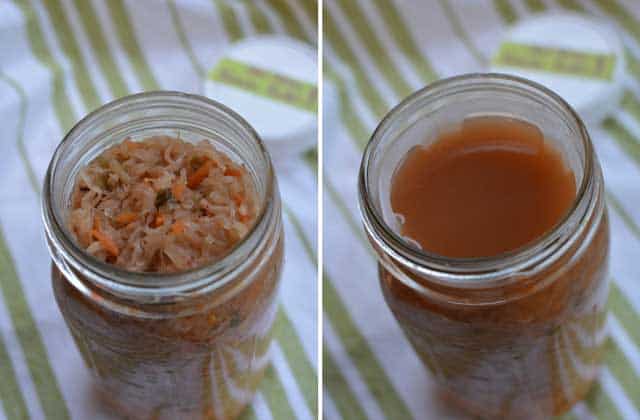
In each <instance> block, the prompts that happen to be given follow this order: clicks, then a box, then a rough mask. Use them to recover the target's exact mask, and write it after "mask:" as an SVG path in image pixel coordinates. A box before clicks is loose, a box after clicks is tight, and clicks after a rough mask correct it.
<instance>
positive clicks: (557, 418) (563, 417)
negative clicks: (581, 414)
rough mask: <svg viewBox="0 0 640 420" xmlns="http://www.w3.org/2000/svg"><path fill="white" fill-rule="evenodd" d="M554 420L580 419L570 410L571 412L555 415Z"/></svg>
mask: <svg viewBox="0 0 640 420" xmlns="http://www.w3.org/2000/svg"><path fill="white" fill-rule="evenodd" d="M553 420H578V419H577V417H576V416H575V415H574V414H573V413H571V412H570V411H569V412H566V413H564V414H563V415H561V416H555V417H554V418H553Z"/></svg>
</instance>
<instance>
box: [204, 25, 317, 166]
mask: <svg viewBox="0 0 640 420" xmlns="http://www.w3.org/2000/svg"><path fill="white" fill-rule="evenodd" d="M317 74H318V73H317V66H316V50H315V48H313V47H312V46H311V45H308V44H306V43H303V42H300V41H298V40H295V39H293V38H288V37H283V36H258V37H252V38H247V39H245V40H243V41H240V42H238V43H235V44H232V45H231V46H230V47H229V49H228V50H227V51H226V52H225V54H224V55H223V56H222V57H220V59H219V60H218V62H217V63H216V64H215V65H214V67H213V68H212V69H211V71H210V72H209V74H208V77H207V80H206V82H205V94H206V95H207V96H208V97H210V98H211V99H214V100H216V101H218V102H221V103H223V104H224V105H226V106H228V107H229V108H231V109H233V110H234V111H236V112H237V113H238V114H240V115H241V116H242V117H243V118H245V119H246V120H247V121H248V122H249V124H251V126H253V128H255V130H256V131H257V132H258V134H259V135H260V137H261V138H262V140H263V141H264V143H265V145H266V147H267V149H268V150H269V153H270V154H271V156H272V157H273V158H274V159H280V158H283V157H287V156H292V155H295V154H299V153H302V152H304V151H305V150H307V149H309V148H311V147H313V146H314V145H315V144H316V137H317V129H318V128H317V117H316V115H317V98H318V88H317Z"/></svg>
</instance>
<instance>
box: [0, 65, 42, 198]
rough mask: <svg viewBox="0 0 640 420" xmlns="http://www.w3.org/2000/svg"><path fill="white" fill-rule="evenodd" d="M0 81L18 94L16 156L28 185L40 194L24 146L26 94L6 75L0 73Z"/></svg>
mask: <svg viewBox="0 0 640 420" xmlns="http://www.w3.org/2000/svg"><path fill="white" fill-rule="evenodd" d="M0 79H2V80H4V81H5V82H6V83H7V84H9V85H10V86H11V87H12V88H13V89H14V90H15V91H16V93H17V94H18V98H19V99H20V115H19V116H18V136H17V140H16V144H17V146H18V154H19V155H20V159H22V164H23V165H24V167H25V170H26V171H27V177H28V178H29V183H30V184H31V188H32V189H33V191H35V192H36V194H38V195H39V194H40V183H39V182H38V177H37V176H36V174H35V172H34V170H33V166H32V165H31V162H30V161H29V157H28V156H27V149H26V147H25V145H24V124H25V121H26V117H27V94H26V93H25V91H24V89H22V86H20V85H19V84H18V82H16V81H15V80H13V79H12V78H10V77H9V76H8V75H6V74H4V73H2V72H0Z"/></svg>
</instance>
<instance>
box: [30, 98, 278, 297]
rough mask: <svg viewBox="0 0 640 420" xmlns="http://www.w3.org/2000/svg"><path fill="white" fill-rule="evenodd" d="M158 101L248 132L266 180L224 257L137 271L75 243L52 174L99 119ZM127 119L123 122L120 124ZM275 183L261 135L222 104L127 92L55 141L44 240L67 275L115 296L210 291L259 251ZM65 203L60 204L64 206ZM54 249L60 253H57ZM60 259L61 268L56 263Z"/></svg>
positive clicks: (45, 199) (47, 186) (147, 107)
mask: <svg viewBox="0 0 640 420" xmlns="http://www.w3.org/2000/svg"><path fill="white" fill-rule="evenodd" d="M160 106H166V107H179V108H182V109H184V110H186V111H190V112H196V113H198V114H202V115H204V116H205V117H206V116H209V117H212V116H215V117H216V118H218V119H220V118H224V120H225V121H226V122H227V123H229V124H230V126H232V127H233V128H234V129H235V130H238V131H239V132H242V134H243V135H245V136H247V138H249V139H250V142H251V143H252V144H253V146H254V150H255V151H257V153H258V155H259V156H258V159H259V160H260V161H261V163H262V165H263V168H264V170H263V171H262V172H261V173H260V174H259V176H260V177H262V178H263V180H264V185H265V190H264V192H263V194H262V197H263V199H262V200H261V206H260V211H259V212H258V214H257V216H256V220H255V222H254V224H253V225H252V226H251V228H250V229H249V231H248V232H247V233H246V235H245V236H244V237H243V238H241V239H240V240H239V241H238V243H236V244H235V245H234V247H233V248H232V249H231V250H229V251H228V253H226V254H225V255H224V256H223V257H222V258H220V259H217V260H215V261H213V262H212V263H210V264H205V265H202V266H199V267H195V268H193V269H189V270H184V271H179V272H172V273H157V272H136V271H130V270H126V269H123V268H120V267H117V266H115V265H113V264H109V263H106V262H103V261H100V260H99V259H97V258H95V257H93V256H91V255H90V254H88V253H87V252H86V251H85V250H84V249H82V248H81V247H80V246H79V245H78V243H77V241H76V240H75V239H74V238H73V237H72V234H71V232H70V231H69V229H68V228H67V223H66V220H65V218H64V216H63V214H62V208H61V206H58V205H56V202H55V199H54V197H55V194H56V193H58V192H57V191H56V189H57V188H62V187H61V186H58V185H56V181H57V179H56V175H57V171H58V170H60V161H61V158H62V156H63V155H64V154H65V153H67V152H68V151H69V149H70V147H72V146H73V145H74V143H75V142H79V141H80V139H81V138H82V134H83V133H84V132H86V131H87V130H88V129H89V128H90V127H93V126H95V125H96V124H97V123H98V122H99V121H104V120H108V119H109V118H113V117H114V116H116V115H122V113H123V112H132V111H145V110H150V109H153V108H156V107H160ZM144 119H145V117H142V118H140V119H139V121H142V120H144ZM127 123H128V122H123V123H121V124H120V126H124V125H126V124H127ZM111 131H112V130H111ZM107 136H108V134H107ZM275 182H276V181H275V176H274V173H273V167H272V164H271V159H270V156H269V154H268V152H267V150H266V147H265V146H264V144H263V142H262V140H261V139H260V137H259V135H258V134H257V133H256V131H255V130H254V129H253V128H252V127H251V125H249V123H248V122H247V121H246V120H245V119H244V118H242V117H241V116H240V115H239V114H237V113H236V112H235V111H233V110H231V109H230V108H228V107H226V106H225V105H223V104H221V103H219V102H216V101H214V100H211V99H209V98H206V97H203V96H199V95H194V94H187V93H183V92H177V91H153V92H144V93H139V94H134V95H129V96H125V97H122V98H120V99H117V100H114V101H112V102H109V103H107V104H105V105H103V106H102V107H100V108H98V109H96V110H94V111H92V112H91V113H89V114H88V115H87V116H85V117H84V118H83V119H81V120H80V121H79V122H78V123H77V124H76V125H75V126H74V127H73V128H72V129H71V130H70V131H69V132H68V133H67V134H66V135H65V137H64V138H63V140H62V141H61V142H60V144H59V145H58V146H57V148H56V150H55V152H54V154H53V157H52V159H51V162H50V164H49V167H48V169H47V172H46V175H45V179H44V188H43V198H42V218H43V222H44V227H45V233H46V236H47V240H48V241H47V245H48V246H49V248H50V251H51V255H52V257H53V258H54V260H55V261H56V263H57V264H58V266H59V267H58V268H61V271H63V272H64V274H65V275H72V276H75V273H74V272H73V271H71V270H69V268H73V269H75V271H76V272H78V273H80V274H81V275H83V276H86V277H88V278H89V279H91V280H93V281H94V282H95V283H97V284H98V285H99V286H101V287H103V288H107V289H108V290H111V291H113V292H115V293H116V294H119V295H124V296H145V295H148V294H154V295H155V294H162V295H174V296H178V295H181V294H186V293H191V292H193V291H196V290H202V289H203V288H206V289H207V291H210V290H213V289H215V288H218V287H222V286H223V285H224V284H226V283H227V282H228V280H230V278H229V276H228V274H230V273H231V272H233V271H235V270H238V269H241V268H242V267H243V265H244V264H246V263H247V261H248V260H249V259H250V258H248V256H249V255H251V254H252V253H253V252H258V250H257V247H259V244H260V241H259V240H258V239H259V238H260V237H262V235H264V234H265V232H267V231H269V230H270V226H269V224H270V221H271V219H272V217H271V216H272V215H273V214H274V213H275V212H276V211H277V208H276V207H277V206H278V205H279V201H277V197H275V196H276V195H277V194H276V193H275V192H276V187H275ZM66 204H67V203H63V205H66ZM57 254H62V255H60V256H58V255H57ZM58 257H62V258H58ZM60 264H62V265H63V266H64V267H60ZM69 265H70V266H69ZM64 268H66V270H65V269H64Z"/></svg>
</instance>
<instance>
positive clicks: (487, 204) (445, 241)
mask: <svg viewBox="0 0 640 420" xmlns="http://www.w3.org/2000/svg"><path fill="white" fill-rule="evenodd" d="M575 196H576V183H575V178H574V175H573V173H572V172H571V170H570V169H569V168H568V166H567V165H566V164H565V162H564V160H563V158H562V156H561V155H560V153H559V152H558V151H557V150H556V149H555V148H554V147H553V146H551V145H550V144H549V143H548V142H545V140H544V137H543V134H542V132H541V131H540V130H539V129H538V128H537V127H535V126H533V125H531V124H528V123H526V122H523V121H520V120H514V119H508V118H501V117H481V118H472V119H468V120H466V121H465V122H464V123H463V124H462V125H461V126H460V127H459V128H457V129H456V130H453V131H449V132H446V133H443V134H442V135H441V136H440V137H439V138H438V139H437V140H436V141H435V142H434V143H432V144H430V145H428V146H418V147H415V148H414V149H412V150H410V151H409V152H408V153H407V155H406V157H405V159H404V160H403V162H402V163H401V164H400V165H399V166H398V168H397V169H396V173H395V175H394V177H393V181H392V186H391V206H392V208H393V211H394V212H395V213H396V214H398V215H400V216H401V217H400V218H401V220H402V226H401V233H402V234H403V235H404V236H405V237H408V238H410V239H412V240H414V241H416V242H418V243H419V244H420V246H421V247H422V249H423V250H425V251H427V252H431V253H435V254H439V255H443V256H446V257H450V258H477V257H488V256H495V255H498V254H501V253H504V252H508V251H511V250H514V249H516V248H519V247H521V246H523V245H526V244H527V243H529V242H531V241H534V240H535V239H537V238H539V237H541V236H542V235H544V234H545V233H546V232H548V231H549V230H551V229H552V228H553V227H554V226H555V225H556V224H557V223H558V222H559V221H560V220H561V219H562V218H563V216H564V215H565V214H566V213H567V212H568V211H569V209H570V207H571V205H572V203H573V201H574V199H575Z"/></svg>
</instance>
